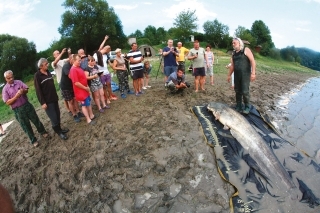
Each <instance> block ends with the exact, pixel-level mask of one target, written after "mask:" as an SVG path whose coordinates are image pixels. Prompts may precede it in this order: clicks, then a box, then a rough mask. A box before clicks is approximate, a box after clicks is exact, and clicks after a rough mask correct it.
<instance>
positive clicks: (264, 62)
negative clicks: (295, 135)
mask: <svg viewBox="0 0 320 213" xmlns="http://www.w3.org/2000/svg"><path fill="white" fill-rule="evenodd" d="M213 52H214V53H215V65H214V73H215V75H227V69H226V68H225V66H226V65H227V64H228V63H229V62H230V55H228V54H227V53H226V52H225V51H224V50H216V49H214V50H213ZM255 59H256V63H257V74H259V72H264V73H268V72H276V73H283V72H288V74H290V73H294V72H303V73H310V74H314V73H315V72H316V71H314V70H311V69H309V68H307V67H304V66H301V65H300V64H298V63H290V62H285V61H278V60H274V59H270V58H266V57H263V56H260V55H258V54H256V55H255ZM149 60H150V63H151V64H152V66H153V69H152V72H151V77H152V78H156V77H157V80H158V81H163V75H162V73H161V66H159V65H160V61H161V58H160V57H153V58H150V59H149ZM190 64H191V62H190V61H188V60H187V61H186V68H187V67H188V66H189V65H190ZM109 70H111V69H110V68H109ZM186 73H187V75H191V74H190V73H189V72H188V71H187V72H186ZM113 80H114V81H116V82H117V79H116V77H113ZM26 84H27V85H28V86H29V93H28V97H29V101H30V102H31V103H32V104H33V105H34V106H35V108H37V107H40V105H39V102H38V99H37V97H36V95H35V89H34V86H33V81H32V80H30V81H28V82H26ZM56 88H57V91H58V85H57V84H56ZM59 95H60V93H59ZM1 100H2V95H1ZM0 114H1V117H0V122H1V123H4V122H7V121H10V120H12V119H14V114H13V112H12V110H11V109H10V107H9V106H7V105H6V104H5V103H4V102H3V101H1V102H0Z"/></svg>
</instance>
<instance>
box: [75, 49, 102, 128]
mask: <svg viewBox="0 0 320 213" xmlns="http://www.w3.org/2000/svg"><path fill="white" fill-rule="evenodd" d="M73 61H74V62H73V65H72V67H71V69H70V74H69V78H70V79H71V80H72V84H73V91H74V94H75V98H76V100H77V101H79V102H80V103H81V106H82V113H83V114H84V116H85V117H86V120H87V123H88V124H92V125H94V124H95V122H94V121H93V120H94V119H95V118H96V116H95V115H94V114H93V112H92V107H91V104H90V102H91V97H90V93H89V92H90V88H89V86H88V81H87V77H86V75H85V73H84V71H83V69H82V68H81V67H80V63H81V57H80V56H79V55H77V54H74V55H73ZM96 75H97V74H96Z"/></svg>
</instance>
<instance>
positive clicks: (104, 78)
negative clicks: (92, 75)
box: [100, 74, 111, 85]
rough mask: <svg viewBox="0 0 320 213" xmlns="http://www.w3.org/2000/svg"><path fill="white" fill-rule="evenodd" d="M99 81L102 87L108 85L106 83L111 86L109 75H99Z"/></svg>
mask: <svg viewBox="0 0 320 213" xmlns="http://www.w3.org/2000/svg"><path fill="white" fill-rule="evenodd" d="M100 80H101V83H102V85H105V84H108V83H110V84H111V75H110V74H107V75H101V76H100Z"/></svg>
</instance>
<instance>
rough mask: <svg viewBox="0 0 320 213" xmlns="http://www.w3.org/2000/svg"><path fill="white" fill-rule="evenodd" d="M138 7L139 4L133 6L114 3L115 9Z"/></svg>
mask: <svg viewBox="0 0 320 213" xmlns="http://www.w3.org/2000/svg"><path fill="white" fill-rule="evenodd" d="M137 7H138V5H137V4H135V5H132V6H129V5H121V4H118V5H114V6H113V8H115V9H122V10H133V9H135V8H137Z"/></svg>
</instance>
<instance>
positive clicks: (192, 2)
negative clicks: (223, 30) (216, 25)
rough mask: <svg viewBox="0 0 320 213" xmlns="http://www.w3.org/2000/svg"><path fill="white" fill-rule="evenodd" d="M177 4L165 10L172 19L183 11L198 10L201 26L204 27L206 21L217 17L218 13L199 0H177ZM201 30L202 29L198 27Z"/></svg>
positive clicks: (196, 13)
mask: <svg viewBox="0 0 320 213" xmlns="http://www.w3.org/2000/svg"><path fill="white" fill-rule="evenodd" d="M177 2H178V3H177V4H173V5H171V6H170V7H168V8H167V9H165V10H163V12H164V13H165V14H167V17H168V18H170V19H174V18H176V17H177V15H178V14H179V13H180V12H182V11H184V10H185V11H187V10H190V11H194V10H195V11H196V12H195V15H196V17H197V18H198V23H199V24H200V25H201V26H200V28H202V24H203V23H204V22H205V21H208V20H211V19H212V20H213V19H214V18H215V17H217V14H216V13H214V12H211V11H209V10H208V9H207V8H206V7H205V5H204V4H203V2H199V1H198V0H185V1H177ZM195 6H196V7H195ZM198 30H200V31H201V29H198Z"/></svg>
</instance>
